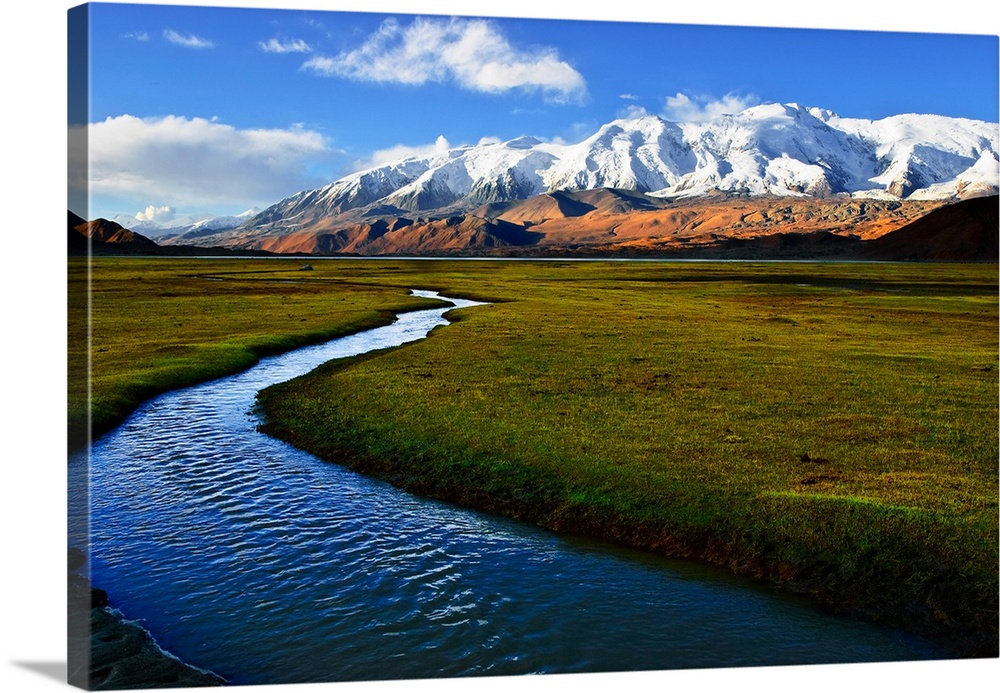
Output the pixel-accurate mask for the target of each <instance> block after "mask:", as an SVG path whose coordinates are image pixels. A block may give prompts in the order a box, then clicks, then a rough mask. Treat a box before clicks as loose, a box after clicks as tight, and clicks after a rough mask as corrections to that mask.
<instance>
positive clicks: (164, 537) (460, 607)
mask: <svg viewBox="0 0 1000 693" xmlns="http://www.w3.org/2000/svg"><path fill="white" fill-rule="evenodd" d="M68 27H69V35H68V37H67V38H68V47H69V84H68V90H69V91H68V93H69V107H70V108H69V122H68V133H69V139H68V142H69V152H68V155H69V162H70V168H69V181H68V204H67V207H68V209H67V212H68V226H67V234H68V236H67V239H68V240H67V244H68V245H67V253H68V258H67V261H68V289H69V295H68V302H69V325H68V328H69V341H68V359H69V366H70V367H69V383H68V405H69V407H68V412H69V420H68V436H69V451H68V456H69V459H68V480H69V487H68V492H69V507H68V546H67V551H68V565H67V586H68V598H69V602H68V613H69V632H68V650H69V674H68V675H69V681H70V683H72V684H73V685H75V686H78V687H81V688H85V689H102V690H107V689H132V688H157V687H160V688H178V687H187V686H194V687H202V686H204V687H208V686H240V685H270V684H291V683H318V682H325V683H336V682H349V681H387V680H424V679H454V678H468V679H473V678H476V677H489V676H518V675H526V674H549V675H558V674H568V673H603V672H636V671H664V670H690V669H725V668H732V667H777V666H781V665H793V664H794V665H803V664H807V665H819V664H854V663H871V662H885V663H889V662H922V661H940V660H955V659H982V658H995V657H997V655H998V651H997V648H998V642H997V623H998V604H997V602H998V569H997V565H998V554H997V547H998V517H997V492H998V477H997V473H998V397H997V392H998V378H997V374H998V366H1000V364H998V295H997V289H998V213H997V212H998V186H1000V176H998V158H1000V154H998V151H1000V136H998V106H997V103H998V74H997V70H998V67H997V65H998V37H997V36H995V35H988V34H983V35H980V34H961V35H959V34H943V33H942V34H930V33H914V32H891V31H849V30H817V29H793V28H763V27H734V26H712V25H688V24H665V23H653V22H649V23H644V22H634V21H633V22H625V21H621V22H617V21H589V20H571V19H537V18H516V17H490V16H475V15H472V14H470V15H467V16H444V15H436V14H426V15H420V14H379V13H364V12H346V11H335V10H318V9H302V10H298V9H290V8H280V9H278V8H275V9H269V8H260V7H255V8H241V7H203V6H181V5H153V4H125V3H89V4H85V5H81V6H79V7H75V8H73V9H71V10H70V11H69V13H68ZM900 56H905V66H900V60H901V58H900ZM834 58H835V59H834Z"/></svg>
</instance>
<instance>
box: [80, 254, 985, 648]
mask: <svg viewBox="0 0 1000 693" xmlns="http://www.w3.org/2000/svg"><path fill="white" fill-rule="evenodd" d="M309 262H310V263H311V264H312V266H313V267H314V268H315V270H314V271H311V272H303V271H301V270H300V269H299V268H300V267H301V265H302V264H303V263H302V261H295V260H284V259H282V260H256V261H254V260H221V261H220V260H194V259H184V260H179V259H171V260H166V259H146V260H141V259H115V258H101V259H98V260H96V261H95V262H94V267H93V274H92V276H93V280H92V281H93V284H92V286H93V289H92V292H91V295H92V296H93V310H92V316H93V343H92V345H91V349H90V354H89V355H90V357H91V358H92V359H93V362H92V363H93V366H92V368H93V381H92V385H93V390H92V395H91V401H92V402H93V407H94V417H95V418H94V421H95V425H97V424H98V423H100V425H102V426H105V427H106V426H110V425H113V424H114V423H115V422H117V421H120V420H121V418H122V417H123V416H124V415H125V414H127V412H128V411H130V410H131V409H132V408H134V407H135V406H136V405H137V404H138V402H140V401H142V400H143V399H145V398H146V397H149V396H151V395H152V394H155V393H156V392H158V391H163V390H165V389H169V388H172V387H177V386H182V385H185V384H190V383H191V382H196V381H198V380H203V379H207V378H210V377H217V376H219V375H224V374H226V373H228V372H232V371H234V370H238V369H240V368H244V367H246V365H249V363H252V362H253V360H254V359H256V358H259V356H261V355H262V354H264V353H271V352H274V351H278V350H284V349H289V348H293V347H294V346H297V345H299V344H303V343H307V342H310V341H316V340H318V339H321V338H325V337H327V336H334V335H337V334H343V333H345V332H348V331H353V330H358V329H362V328H364V327H368V326H371V325H374V324H382V323H384V322H386V321H388V320H389V319H390V317H389V315H390V312H391V311H393V310H399V309H406V308H414V307H419V306H421V305H428V303H427V302H426V301H424V300H422V299H415V298H413V297H410V296H407V289H409V288H422V289H434V290H438V291H441V292H442V293H444V294H446V295H454V296H461V297H463V298H473V299H479V300H485V301H489V302H490V305H488V306H480V307H474V308H468V309H464V310H461V311H453V312H452V313H450V314H449V318H450V319H452V320H453V324H452V325H449V326H447V327H444V328H438V329H436V330H435V331H434V332H432V334H431V336H430V338H428V339H426V340H423V341H421V342H417V343H414V344H409V345H406V346H404V347H401V348H398V349H392V350H387V351H384V352H375V353H372V354H367V355H364V356H360V357H357V358H353V359H346V360H344V361H338V362H334V363H330V364H327V365H325V366H323V367H321V368H319V369H317V370H316V371H314V372H313V373H311V374H309V375H307V376H304V377H303V378H299V379H296V380H293V381H290V382H289V383H285V384H282V385H278V386H274V387H272V388H269V389H267V390H265V391H264V392H263V393H262V394H261V396H260V398H259V399H260V405H261V408H262V411H263V412H264V414H265V416H266V424H265V425H264V430H265V431H267V432H268V433H271V434H273V435H276V436H277V437H280V438H283V439H285V440H288V441H289V442H292V443H293V444H295V445H297V446H299V447H302V448H304V449H307V450H309V451H310V452H313V453H314V454H316V455H318V456H320V457H322V458H324V459H328V460H331V461H333V462H337V463H340V464H345V465H347V466H350V467H352V468H355V469H357V470H359V471H362V472H365V473H369V474H372V475H375V476H379V477H381V478H384V479H387V480H389V481H391V482H392V483H394V484H396V485H399V486H402V487H404V488H407V489H409V490H411V491H414V492H416V493H420V494H425V495H430V496H434V497H438V498H442V499H446V500H449V501H452V502H456V503H460V504H464V505H469V506H473V507H477V508H480V509H484V510H487V511H490V512H496V513H501V514H504V515H508V516H511V517H515V518H519V519H522V520H524V521H528V522H533V523H537V524H539V525H542V526H544V527H548V528H551V529H555V530H560V531H565V532H573V533H581V534H588V535H594V536H598V537H601V538H604V539H608V540H611V541H616V542H621V543H624V544H628V545H631V546H637V547H641V548H647V549H650V550H655V551H659V552H662V553H666V554H669V555H674V556H685V557H690V558H693V559H698V560H704V561H709V562H713V563H717V564H720V565H725V566H727V567H729V568H730V569H732V570H733V571H735V572H737V573H741V574H745V575H751V576H754V577H758V578H761V579H765V580H770V581H774V582H778V583H780V584H783V585H786V586H787V587H788V588H789V589H793V590H796V591H799V592H802V593H805V594H809V595H811V596H813V597H815V598H817V599H819V600H820V601H822V602H823V603H825V604H828V605H829V606H830V607H831V608H832V609H836V610H841V611H847V612H849V613H853V614H857V615H860V616H863V617H865V618H869V619H872V620H876V621H881V622H886V623H890V624H893V625H896V626H901V627H904V628H907V629H910V630H912V631H915V632H919V633H922V634H925V635H929V636H932V637H935V638H938V639H941V640H944V641H946V642H948V643H949V644H951V645H952V646H953V647H954V648H955V649H956V651H958V652H960V653H962V654H965V655H970V656H996V654H997V626H996V624H997V614H998V606H997V592H998V583H997V561H998V555H997V545H998V534H997V495H998V494H997V484H998V478H997V472H998V470H997V463H998V406H997V405H998V388H997V386H998V381H997V372H998V370H997V369H998V311H997V266H996V265H995V264H994V265H947V264H846V263H830V264H821V263H814V264H810V263H670V262H650V263H646V262H637V263H621V262H571V261H567V262H487V261H475V262H473V261H468V262H465V261H461V262H456V261H404V260H381V259H380V260H322V259H311V260H310V261H309ZM81 268H82V269H81ZM83 270H85V267H84V266H83V265H80V266H77V267H75V268H74V265H73V264H72V263H71V266H70V285H71V294H70V301H71V306H72V303H73V301H74V300H77V301H79V297H77V298H76V299H74V293H73V291H72V288H73V286H74V277H75V276H76V275H79V273H80V272H81V271H83ZM74 272H76V275H75V274H74ZM76 281H77V284H75V286H77V288H79V287H80V285H79V281H80V278H79V276H76ZM84 293H85V292H84ZM74 329H75V328H74V326H73V325H71V330H70V334H71V343H70V358H71V363H73V359H74V358H76V359H77V361H79V360H80V359H81V358H82V355H81V353H80V349H83V350H84V351H86V345H85V342H84V343H82V344H81V343H77V344H74V343H73V341H72V339H73V337H72V335H74V334H77V333H76V332H74ZM72 400H73V392H72V382H71V401H72ZM77 401H85V398H84V399H81V395H80V393H79V392H77ZM84 409H85V407H84ZM74 411H77V412H79V409H76V410H74V409H73V408H72V407H71V411H70V414H71V422H72V420H73V418H72V417H73V415H74Z"/></svg>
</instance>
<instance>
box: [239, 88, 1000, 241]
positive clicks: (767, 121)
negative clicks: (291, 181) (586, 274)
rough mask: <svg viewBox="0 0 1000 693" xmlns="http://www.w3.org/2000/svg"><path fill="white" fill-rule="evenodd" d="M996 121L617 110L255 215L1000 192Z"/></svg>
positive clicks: (290, 227)
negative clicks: (678, 116) (636, 199)
mask: <svg viewBox="0 0 1000 693" xmlns="http://www.w3.org/2000/svg"><path fill="white" fill-rule="evenodd" d="M998 149H1000V147H998V126H997V124H996V123H987V122H984V121H976V120H969V119H960V118H950V117H944V116H936V115H916V114H907V115H898V116H892V117H888V118H884V119H882V120H875V121H872V120H863V119H853V118H841V117H840V116H838V115H836V114H834V113H832V112H830V111H825V110H822V109H819V108H805V107H802V106H799V105H797V104H766V105H761V106H754V107H752V108H748V109H746V110H744V111H741V112H739V113H735V114H732V115H725V116H721V117H718V118H716V119H714V120H711V121H707V122H703V123H675V122H670V121H667V120H664V119H662V118H659V117H657V116H653V115H646V116H642V117H639V118H631V119H621V120H615V121H613V122H611V123H608V124H607V125H604V126H603V127H601V128H600V129H599V130H598V131H597V132H596V133H594V135H592V136H591V137H588V138H587V139H585V140H583V141H582V142H579V143H577V144H561V143H555V142H545V141H542V140H539V139H536V138H532V137H521V138H517V139H514V140H510V141H507V142H490V143H484V144H479V145H474V146H461V147H455V148H453V149H451V150H449V151H447V152H444V153H439V154H434V155H430V156H424V157H411V158H406V159H402V160H400V161H396V162H393V163H389V164H386V165H383V166H379V167H376V168H371V169H368V170H365V171H360V172H357V173H354V174H352V175H349V176H347V177H345V178H342V179H340V180H338V181H335V182H333V183H331V184H330V185H328V186H326V187H324V188H320V189H318V190H310V191H304V192H300V193H298V194H296V195H294V196H292V197H289V198H287V199H285V200H282V201H281V202H278V203H277V204H275V205H273V206H271V207H269V208H268V209H266V210H264V211H263V212H261V213H260V214H258V215H256V216H255V217H253V218H251V219H249V220H247V221H246V223H245V224H244V225H243V226H242V230H243V231H244V232H246V233H250V234H253V233H264V232H266V233H271V234H273V233H287V232H293V231H296V230H300V229H303V228H308V227H310V226H314V225H315V224H316V223H317V222H319V221H320V220H322V219H329V218H338V217H339V218H345V219H346V218H353V219H360V218H362V217H365V216H367V217H369V218H370V217H375V216H383V217H386V216H400V215H403V214H410V215H412V214H413V213H415V212H416V213H419V212H424V213H427V214H442V213H458V212H462V213H464V212H469V211H471V210H473V209H475V208H477V207H480V206H482V205H484V204H490V203H496V202H504V201H509V200H519V199H525V198H528V197H531V196H533V195H538V194H543V193H548V192H552V191H555V190H588V189H593V188H616V189H626V190H635V191H640V192H643V193H647V194H649V195H652V196H655V197H661V198H677V197H692V196H699V195H705V194H709V193H713V192H716V191H721V192H724V193H737V194H745V195H780V196H814V197H825V196H831V195H837V194H847V195H850V196H853V197H856V198H858V197H861V198H864V197H867V198H883V199H925V200H938V199H942V200H943V199H957V198H960V197H973V196H976V195H986V194H995V193H996V192H997V190H998V179H1000V173H998V159H1000V155H998Z"/></svg>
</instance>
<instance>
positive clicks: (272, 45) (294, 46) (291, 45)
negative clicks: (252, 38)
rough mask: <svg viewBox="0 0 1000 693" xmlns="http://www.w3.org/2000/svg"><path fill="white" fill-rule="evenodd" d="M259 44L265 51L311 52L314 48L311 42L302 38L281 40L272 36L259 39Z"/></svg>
mask: <svg viewBox="0 0 1000 693" xmlns="http://www.w3.org/2000/svg"><path fill="white" fill-rule="evenodd" d="M257 45H258V46H260V49H261V50H262V51H264V52H265V53H311V52H312V48H310V46H309V44H308V43H306V42H305V41H303V40H302V39H293V40H290V41H281V40H280V39H276V38H272V39H271V40H269V41H267V42H266V43H265V42H264V41H258V42H257Z"/></svg>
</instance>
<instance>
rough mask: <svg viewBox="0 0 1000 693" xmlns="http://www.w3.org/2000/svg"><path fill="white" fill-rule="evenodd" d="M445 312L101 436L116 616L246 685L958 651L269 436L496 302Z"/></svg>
mask: <svg viewBox="0 0 1000 693" xmlns="http://www.w3.org/2000/svg"><path fill="white" fill-rule="evenodd" d="M415 293H418V294H419V295H423V296H428V297H438V296H437V295H436V294H434V293H433V292H415ZM442 300H443V301H446V303H444V304H443V307H441V308H437V309H432V310H421V311H416V312H411V313H405V314H402V315H400V316H398V318H397V320H396V322H395V323H394V324H392V325H390V326H386V327H381V328H378V329H374V330H369V331H367V332H363V333H359V334H356V335H353V336H349V337H344V338H341V339H337V340H334V341H331V342H328V343H326V344H321V345H317V346H312V347H307V348H303V349H299V350H297V351H294V352H291V353H288V354H284V355H281V356H277V357H272V358H268V359H264V360H262V361H261V362H260V363H259V364H258V365H257V366H255V367H254V368H252V369H250V370H248V371H246V372H244V373H241V374H239V375H236V376H232V377H227V378H223V379H220V380H215V381H212V382H208V383H204V384H202V385H198V386H195V387H191V388H187V389H184V390H178V391H175V392H171V393H168V394H166V395H163V396H161V397H158V398H156V399H154V400H151V401H149V402H147V403H146V404H145V405H143V406H142V407H141V408H140V409H139V410H137V411H136V412H135V413H134V414H133V415H132V416H131V417H130V418H129V419H128V420H127V421H126V422H125V423H124V424H123V425H121V426H120V427H119V428H118V429H116V430H115V431H113V432H111V433H110V434H108V435H106V436H104V437H102V438H101V439H99V440H97V441H95V442H94V444H93V446H92V458H91V470H90V483H91V497H90V515H91V523H90V526H91V531H90V541H89V553H90V556H91V567H92V575H91V577H92V580H93V582H94V583H95V584H97V585H99V586H101V587H102V588H104V589H105V590H107V592H108V593H109V595H110V598H111V602H112V605H113V606H114V607H116V608H117V609H119V610H120V611H121V612H123V613H124V614H125V615H126V617H128V618H130V619H135V620H138V621H140V622H141V623H142V625H144V626H145V627H146V628H147V629H148V630H149V631H150V632H151V633H152V634H153V636H154V637H155V638H156V640H157V642H158V643H159V644H160V645H161V646H162V647H163V648H164V649H166V650H167V651H169V652H172V653H173V654H175V655H176V656H178V657H179V658H181V659H182V660H185V661H187V662H190V663H192V664H194V665H196V666H198V667H201V668H205V669H209V670H211V671H214V672H216V673H218V674H220V675H221V676H223V677H225V678H226V679H228V680H229V681H230V682H231V683H234V684H277V683H293V682H318V681H347V680H368V679H398V678H428V677H452V676H471V675H484V674H496V675H511V674H527V673H543V672H560V673H564V672H598V671H628V670H650V669H674V668H695V667H722V666H751V665H779V664H810V663H832V662H864V661H893V660H916V659H939V658H946V657H949V656H950V655H949V653H947V652H945V651H942V650H940V649H938V648H936V647H935V646H934V645H932V644H930V643H928V642H926V641H923V640H921V639H919V638H915V637H912V636H909V635H906V634H903V633H900V632H897V631H893V630H887V629H883V628H880V627H877V626H874V625H872V624H868V623H861V622H856V621H853V620H850V619H842V618H838V617H835V616H831V615H830V614H828V613H825V612H824V611H822V610H821V609H819V608H818V607H817V606H815V605H814V604H812V603H811V602H808V601H806V600H802V599H798V598H795V597H791V596H789V595H787V594H784V593H781V592H779V591H777V590H773V589H770V588H768V587H765V586H761V585H758V584H756V583H753V582H749V581H744V580H740V579H737V578H734V577H731V576H729V575H728V574H726V573H724V572H722V571H717V570H715V569H712V568H708V567H704V566H699V565H691V564H688V563H685V562H681V561H671V560H668V559H663V558H660V557H658V556H655V555H650V554H648V553H644V552H638V551H629V550H625V549H621V548H618V547H613V546H609V545H606V544H603V543H600V542H594V541H587V540H582V539H579V538H572V537H564V536H559V535H556V534H553V533H550V532H546V531H543V530H540V529H538V528H535V527H532V526H526V525H522V524H519V523H516V522H512V521H507V520H504V519H501V518H496V517H492V516H487V515H484V514H481V513H477V512H475V511H470V510H465V509H461V508H456V507H453V506H450V505H447V504H444V503H439V502H436V501H433V500H427V499H423V498H417V497H414V496H412V495H409V494H407V493H404V492H402V491H399V490H397V489H395V488H393V487H391V486H389V485H388V484H385V483H383V482H380V481H376V480H373V479H370V478H366V477H363V476H360V475H358V474H355V473H353V472H350V471H348V470H346V469H344V468H341V467H339V466H337V465H333V464H329V463H326V462H323V461H321V460H318V459H316V458H315V457H313V456H311V455H309V454H307V453H305V452H302V451H300V450H296V449H295V448H292V447H290V446H289V445H286V444H285V443H282V442H281V441H278V440H275V439H273V438H269V437H267V436H265V435H263V434H260V433H258V432H257V431H256V429H255V426H256V424H257V419H256V418H255V416H254V414H253V413H252V407H253V404H254V397H255V393H256V392H257V391H258V390H260V389H262V388H264V387H267V386H268V385H271V384H273V383H277V382H281V381H285V380H288V379H290V378H293V377H296V376H298V375H301V374H304V373H307V372H308V371H310V370H312V369H313V368H315V367H316V366H318V365H319V364H321V363H323V362H325V361H328V360H330V359H335V358H341V357H345V356H350V355H354V354H359V353H363V352H365V351H369V350H372V349H380V348H385V347H390V346H396V345H400V344H404V343H406V342H410V341H413V340H416V339H420V338H422V337H424V336H426V335H427V333H428V332H429V331H430V330H432V329H433V328H435V327H437V326H439V325H445V324H447V320H446V319H445V318H444V317H443V316H444V313H446V312H447V311H448V310H451V309H453V308H455V307H459V308H466V307H471V306H475V305H481V304H477V303H475V302H473V301H465V300H460V299H450V298H447V299H445V298H442ZM70 464H71V465H77V466H78V467H77V468H78V469H79V465H85V464H86V457H85V456H84V455H78V456H77V457H75V458H74V459H73V460H71V462H70ZM72 505H74V504H73V503H72V502H71V506H72ZM71 524H73V525H76V526H79V525H81V524H82V522H74V523H71ZM74 540H75V543H77V544H78V545H81V546H85V545H86V544H85V542H84V538H83V537H81V536H79V535H76V536H72V535H71V541H74Z"/></svg>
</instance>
